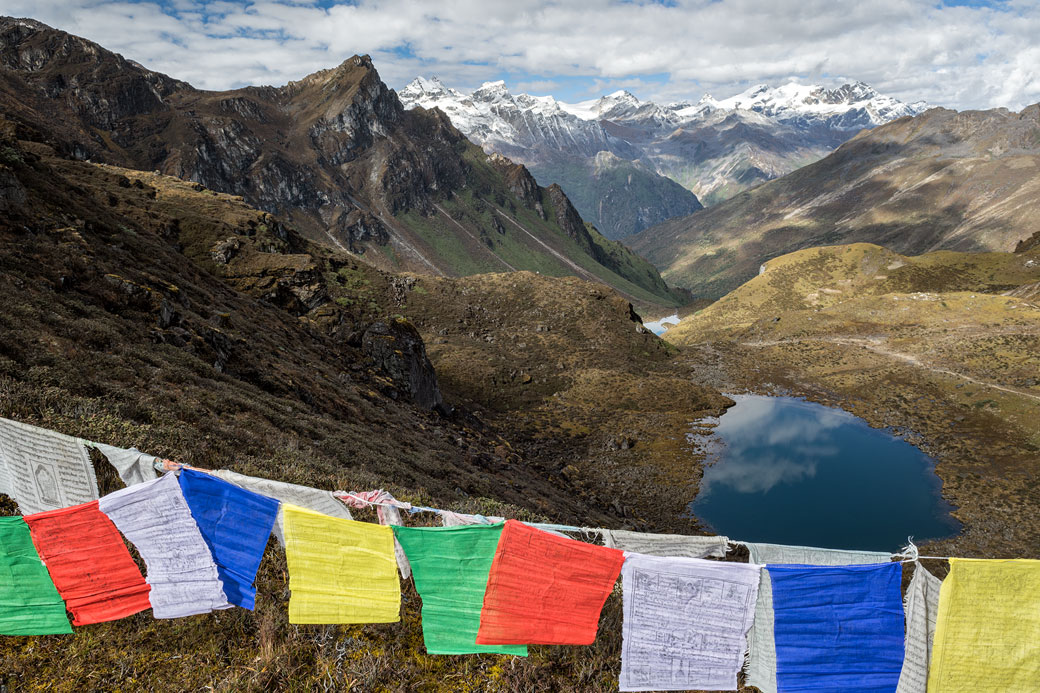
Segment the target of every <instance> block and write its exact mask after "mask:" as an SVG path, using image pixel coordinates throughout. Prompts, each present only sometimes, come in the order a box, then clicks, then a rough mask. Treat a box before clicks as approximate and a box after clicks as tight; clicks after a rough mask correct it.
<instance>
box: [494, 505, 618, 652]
mask: <svg viewBox="0 0 1040 693" xmlns="http://www.w3.org/2000/svg"><path fill="white" fill-rule="evenodd" d="M624 562H625V554H624V552H623V551H618V550H617V549H608V548H605V547H603V546H594V545H592V544H586V543H583V542H580V541H575V540H573V539H567V538H566V537H558V536H555V535H553V534H549V533H548V532H543V531H541V530H539V529H535V528H534V527H528V526H527V525H525V524H523V523H522V522H517V521H516V520H507V521H506V526H505V529H503V530H502V537H501V538H500V539H499V541H498V548H497V549H496V551H495V559H494V561H492V563H491V573H490V575H489V576H488V583H487V589H486V590H485V591H484V608H483V609H482V610H481V612H480V630H479V631H478V632H477V644H478V645H591V644H592V642H593V641H594V640H595V639H596V628H597V627H598V625H599V613H600V611H601V610H602V609H603V603H604V602H605V601H607V596H608V595H609V594H610V592H611V590H612V589H614V583H615V582H617V578H618V574H619V573H620V572H621V564H622V563H624Z"/></svg>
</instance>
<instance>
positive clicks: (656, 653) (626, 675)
mask: <svg viewBox="0 0 1040 693" xmlns="http://www.w3.org/2000/svg"><path fill="white" fill-rule="evenodd" d="M761 572H762V566H760V565H757V564H754V563H722V562H719V561H706V560H703V559H700V558H664V557H659V556H644V555H640V554H626V557H625V565H624V567H623V568H622V569H621V579H622V586H623V591H624V614H625V620H624V626H623V630H622V632H623V638H624V639H623V643H622V646H621V679H620V689H621V690H622V691H660V690H666V691H679V690H689V689H698V690H701V689H707V690H730V691H735V690H737V672H738V671H740V667H741V665H742V664H743V663H744V651H745V649H746V643H747V640H746V636H747V632H748V629H749V628H751V622H752V619H753V618H754V615H755V601H756V599H757V596H758V583H759V575H760V573H761Z"/></svg>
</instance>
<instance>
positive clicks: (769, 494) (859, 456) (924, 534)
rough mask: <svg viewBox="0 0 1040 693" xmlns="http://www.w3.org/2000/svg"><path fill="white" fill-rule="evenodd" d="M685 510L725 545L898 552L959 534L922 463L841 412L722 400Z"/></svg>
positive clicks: (906, 446) (777, 401)
mask: <svg viewBox="0 0 1040 693" xmlns="http://www.w3.org/2000/svg"><path fill="white" fill-rule="evenodd" d="M729 397H730V398H732V399H733V400H734V401H736V405H735V406H733V407H731V408H730V409H728V410H727V411H726V412H725V413H724V414H723V415H722V416H721V417H719V418H718V419H716V420H713V421H712V422H711V423H714V422H715V421H717V425H716V426H715V428H714V432H713V433H711V434H708V435H703V434H697V433H691V434H690V439H691V442H694V443H695V444H697V445H698V446H699V447H702V448H703V449H704V450H705V452H706V453H707V456H706V461H705V468H704V477H703V479H702V481H701V486H700V491H699V492H698V494H697V497H696V498H695V499H694V501H693V502H692V503H690V506H689V508H690V511H691V512H692V513H693V514H694V515H695V516H696V517H697V518H698V519H700V520H701V521H702V522H703V523H705V524H706V525H708V526H710V527H711V528H712V529H713V530H714V531H715V532H717V533H718V534H724V535H726V536H728V537H730V538H732V539H736V540H743V541H753V542H768V543H775V544H794V545H800V546H817V547H824V548H835V549H858V550H876V551H893V552H894V551H898V550H899V548H901V547H902V546H904V545H905V544H906V541H907V538H908V537H910V536H912V537H913V540H914V542H915V543H919V542H922V541H925V540H928V539H939V538H943V537H948V536H951V535H954V534H956V533H957V532H959V531H960V523H959V522H958V521H957V520H956V519H954V518H953V517H952V516H951V515H950V511H951V510H953V507H952V506H951V505H950V504H949V503H947V502H946V501H945V500H944V499H943V498H942V496H941V494H940V487H941V482H940V480H939V478H938V477H937V476H936V475H935V471H934V463H933V461H932V459H931V458H930V457H928V456H927V455H926V454H924V453H923V452H921V451H920V450H918V449H917V448H915V447H914V446H913V445H911V444H910V443H908V442H906V441H905V440H903V439H901V438H899V437H897V436H895V435H892V433H890V432H888V431H885V430H879V429H875V428H871V427H870V426H869V425H868V424H867V422H865V421H863V420H862V419H860V418H858V417H856V416H853V415H852V414H849V413H847V412H845V411H842V410H841V409H834V408H831V407H825V406H822V405H819V404H814V403H812V402H807V401H804V400H801V399H796V398H793V397H767V396H762V395H729Z"/></svg>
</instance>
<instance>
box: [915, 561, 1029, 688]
mask: <svg viewBox="0 0 1040 693" xmlns="http://www.w3.org/2000/svg"><path fill="white" fill-rule="evenodd" d="M1038 685H1040V561H1037V560H1027V559H1016V560H1006V561H1002V560H982V559H974V558H951V559H950V574H949V576H948V577H947V578H946V579H945V580H944V581H943V584H942V588H941V589H940V591H939V616H938V621H937V623H936V627H935V644H934V645H933V650H932V664H931V667H930V669H929V674H928V693H959V692H961V691H963V692H964V693H978V692H979V691H1001V692H1002V693H1015V692H1021V693H1026V692H1029V693H1035V691H1036V690H1037V686H1038Z"/></svg>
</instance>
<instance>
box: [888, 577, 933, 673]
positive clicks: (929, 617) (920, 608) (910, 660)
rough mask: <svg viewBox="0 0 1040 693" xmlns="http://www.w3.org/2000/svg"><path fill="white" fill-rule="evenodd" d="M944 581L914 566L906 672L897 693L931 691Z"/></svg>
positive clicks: (909, 591) (909, 596) (908, 607)
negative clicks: (931, 665)
mask: <svg viewBox="0 0 1040 693" xmlns="http://www.w3.org/2000/svg"><path fill="white" fill-rule="evenodd" d="M940 587H942V580H940V579H939V578H937V577H935V576H934V575H932V574H931V573H929V572H928V571H927V570H925V569H924V566H922V565H921V564H920V563H918V564H917V565H915V566H914V576H913V577H912V578H910V587H909V588H907V591H906V601H905V603H904V608H905V610H906V647H905V648H904V649H905V654H904V659H903V670H902V671H901V672H900V674H899V685H898V686H896V693H925V691H926V690H927V688H928V663H929V661H930V660H931V658H932V641H933V640H935V621H936V617H937V616H938V614H939V588H940Z"/></svg>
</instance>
